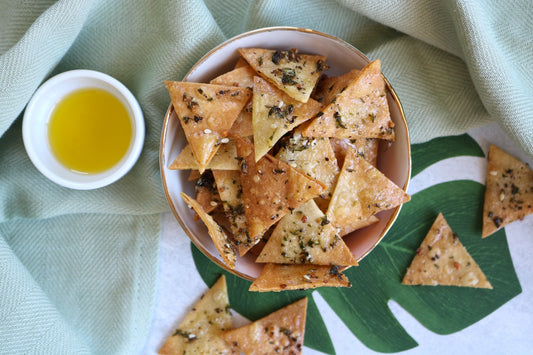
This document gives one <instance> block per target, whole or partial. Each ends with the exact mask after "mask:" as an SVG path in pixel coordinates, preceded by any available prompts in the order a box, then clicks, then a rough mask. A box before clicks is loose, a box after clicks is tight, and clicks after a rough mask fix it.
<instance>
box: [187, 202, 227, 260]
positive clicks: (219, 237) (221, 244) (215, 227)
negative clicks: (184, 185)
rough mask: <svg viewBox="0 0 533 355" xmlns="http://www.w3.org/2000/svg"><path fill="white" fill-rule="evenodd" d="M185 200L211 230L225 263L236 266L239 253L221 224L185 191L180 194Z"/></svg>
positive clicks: (216, 246)
mask: <svg viewBox="0 0 533 355" xmlns="http://www.w3.org/2000/svg"><path fill="white" fill-rule="evenodd" d="M180 195H181V197H182V198H183V200H184V201H185V202H186V203H187V204H188V205H189V206H190V207H191V208H192V209H193V210H194V211H195V212H196V213H197V214H198V216H199V217H200V219H201V220H202V222H204V224H205V225H206V227H207V231H208V232H209V236H210V237H211V239H212V240H213V243H214V244H215V248H216V249H217V250H218V252H219V253H220V256H221V257H222V260H223V261H224V263H225V264H226V265H227V266H228V267H229V268H230V269H234V268H235V262H236V260H237V254H236V252H235V249H234V246H233V243H232V242H231V241H230V240H229V238H228V236H227V235H226V233H224V230H223V229H222V227H220V225H219V224H218V223H217V222H216V221H215V220H214V219H213V217H212V216H210V215H209V214H207V213H206V212H205V211H204V209H203V208H202V206H200V204H199V203H198V202H197V201H196V200H194V199H193V198H191V197H190V196H187V194H185V193H183V192H182V193H181V194H180Z"/></svg>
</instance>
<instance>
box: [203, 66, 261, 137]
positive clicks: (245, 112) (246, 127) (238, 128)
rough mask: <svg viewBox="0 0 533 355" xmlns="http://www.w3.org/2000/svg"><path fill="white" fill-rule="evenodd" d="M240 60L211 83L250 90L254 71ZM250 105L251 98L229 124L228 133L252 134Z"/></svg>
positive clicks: (238, 134) (251, 105)
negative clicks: (238, 63)
mask: <svg viewBox="0 0 533 355" xmlns="http://www.w3.org/2000/svg"><path fill="white" fill-rule="evenodd" d="M240 59H242V58H240ZM242 61H243V64H242V65H241V66H239V67H238V68H237V67H236V68H235V69H234V70H232V71H230V72H228V73H226V74H222V75H221V76H218V77H216V78H215V79H213V80H211V84H218V85H228V86H239V87H247V88H249V89H250V90H251V89H252V88H253V86H254V76H255V72H254V70H253V69H252V68H251V67H250V66H249V65H248V63H246V61H245V60H244V59H242ZM252 107H253V103H252V100H250V101H249V102H248V103H247V104H246V106H244V108H243V109H242V111H241V113H239V116H238V117H237V119H236V120H235V122H234V123H233V125H232V126H231V129H230V134H232V135H237V136H241V137H249V136H252V135H253V134H254V131H253V126H252Z"/></svg>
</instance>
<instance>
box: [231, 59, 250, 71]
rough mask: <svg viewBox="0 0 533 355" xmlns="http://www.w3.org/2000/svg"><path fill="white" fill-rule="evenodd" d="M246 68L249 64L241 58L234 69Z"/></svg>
mask: <svg viewBox="0 0 533 355" xmlns="http://www.w3.org/2000/svg"><path fill="white" fill-rule="evenodd" d="M244 66H248V62H247V61H246V60H244V58H243V57H239V59H237V62H236V63H235V66H234V67H233V68H234V69H237V68H240V67H244Z"/></svg>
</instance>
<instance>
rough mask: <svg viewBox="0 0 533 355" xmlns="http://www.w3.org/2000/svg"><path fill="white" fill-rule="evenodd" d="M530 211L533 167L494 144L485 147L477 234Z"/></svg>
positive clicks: (516, 218) (484, 233)
mask: <svg viewBox="0 0 533 355" xmlns="http://www.w3.org/2000/svg"><path fill="white" fill-rule="evenodd" d="M531 213H533V170H531V168H530V167H529V165H527V164H525V163H523V162H521V161H520V160H518V159H516V158H515V157H513V156H512V155H509V154H508V153H506V152H504V151H503V150H501V149H500V148H498V147H496V146H495V145H491V146H490V149H489V157H488V164H487V184H486V189H485V201H484V204H483V229H482V233H481V236H482V237H483V238H485V237H488V236H489V235H491V234H492V233H494V232H496V231H497V230H498V229H500V228H502V227H503V226H506V225H508V224H509V223H511V222H514V221H516V220H519V219H522V218H524V217H525V216H527V215H529V214H531Z"/></svg>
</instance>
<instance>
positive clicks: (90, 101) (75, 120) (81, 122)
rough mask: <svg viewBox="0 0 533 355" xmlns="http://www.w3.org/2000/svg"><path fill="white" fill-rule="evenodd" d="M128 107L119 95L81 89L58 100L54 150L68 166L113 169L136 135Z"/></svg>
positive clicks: (82, 170) (87, 170) (52, 137)
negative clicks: (134, 134)
mask: <svg viewBox="0 0 533 355" xmlns="http://www.w3.org/2000/svg"><path fill="white" fill-rule="evenodd" d="M132 131H133V129H132V124H131V119H130V117H129V114H128V111H127V110H126V108H125V107H124V105H123V104H122V102H120V100H119V99H117V98H116V97H115V96H113V95H112V94H110V93H109V92H107V91H105V90H102V89H97V88H90V89H80V90H77V91H74V92H72V93H71V94H69V95H67V96H66V97H65V98H63V99H62V100H61V101H60V102H58V103H57V105H56V107H55V108H54V110H53V112H52V116H51V117H50V121H49V123H48V139H49V142H50V147H51V148H52V152H53V154H54V155H55V157H56V158H57V160H59V162H61V164H63V165H64V166H65V167H66V168H68V169H70V170H73V171H76V172H79V173H83V174H95V173H100V172H103V171H105V170H108V169H110V168H111V167H113V166H114V165H115V164H117V163H118V162H119V161H120V160H121V159H122V157H124V154H126V152H127V150H128V147H129V145H130V141H131V139H132V133H133V132H132Z"/></svg>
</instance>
